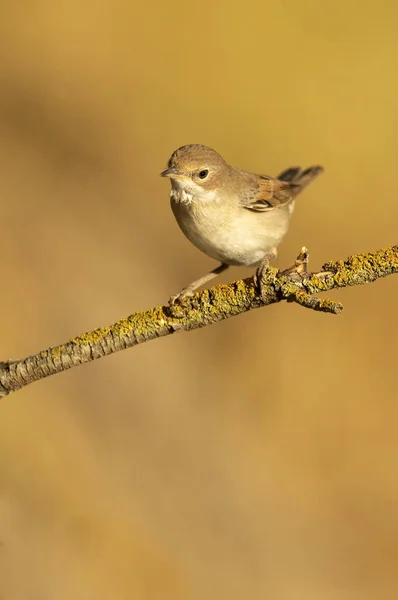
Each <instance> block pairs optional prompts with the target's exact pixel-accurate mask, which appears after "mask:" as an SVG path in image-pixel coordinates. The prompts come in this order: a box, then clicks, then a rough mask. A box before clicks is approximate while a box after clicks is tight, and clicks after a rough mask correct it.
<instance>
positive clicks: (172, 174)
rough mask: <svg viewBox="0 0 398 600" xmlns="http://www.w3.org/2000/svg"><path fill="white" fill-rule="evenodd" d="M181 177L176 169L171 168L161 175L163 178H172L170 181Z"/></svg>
mask: <svg viewBox="0 0 398 600" xmlns="http://www.w3.org/2000/svg"><path fill="white" fill-rule="evenodd" d="M179 175H180V173H179V172H178V171H177V169H176V168H175V167H170V168H169V169H166V170H165V171H162V172H161V174H160V176H161V177H170V179H173V178H178V176H179Z"/></svg>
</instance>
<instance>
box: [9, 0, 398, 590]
mask: <svg viewBox="0 0 398 600" xmlns="http://www.w3.org/2000/svg"><path fill="white" fill-rule="evenodd" d="M397 22H398V5H397V3H396V1H395V0H389V1H387V2H385V3H383V4H381V3H376V2H370V1H369V0H368V1H366V0H365V1H364V0H352V1H351V2H349V3H347V1H346V0H344V1H343V0H337V1H336V0H334V1H333V2H316V1H315V0H301V1H300V2H299V1H298V0H270V1H269V2H259V1H258V2H242V3H235V4H233V3H231V2H227V1H225V2H222V1H216V2H213V1H212V2H210V1H208V2H203V3H199V4H198V3H196V4H195V3H187V2H185V1H183V0H180V1H178V2H160V1H155V2H153V3H151V2H146V3H145V2H140V3H138V2H136V3H134V2H133V3H132V2H127V1H123V0H114V1H113V2H111V1H110V0H108V2H94V1H92V2H84V1H83V2H81V1H77V0H72V1H71V0H68V1H67V0H57V2H54V1H53V0H42V1H36V2H32V1H31V2H15V1H14V0H8V1H3V2H2V8H1V20H0V34H1V35H0V40H1V41H0V44H1V52H0V57H1V58H0V171H1V222H2V235H1V237H0V244H1V273H2V284H1V290H2V293H1V325H0V328H1V329H0V330H1V338H0V346H1V347H0V356H1V358H2V359H6V358H10V357H22V356H24V355H26V354H30V353H32V352H35V351H38V350H39V349H42V348H46V347H48V346H50V345H55V344H57V343H60V342H63V341H65V340H66V339H68V338H69V337H71V336H73V335H75V334H78V333H80V332H82V331H85V330H87V329H90V328H92V327H95V326H99V325H102V324H108V323H111V322H113V321H115V320H117V319H118V318H120V317H122V316H125V315H127V314H130V313H131V312H134V311H136V310H140V309H143V308H149V307H151V306H153V305H155V304H158V303H162V302H165V301H166V300H167V298H168V297H169V295H170V294H172V293H175V292H177V291H178V290H179V289H180V288H181V287H182V286H183V285H184V284H186V283H187V282H189V281H190V280H192V279H194V278H195V277H197V276H199V275H201V274H202V273H203V272H205V271H206V270H207V269H209V268H212V267H213V266H215V263H214V262H213V261H211V260H210V259H208V258H207V257H206V256H204V255H202V254H201V253H200V252H199V251H197V250H196V249H195V248H194V247H192V246H191V245H190V244H189V243H188V242H187V241H186V240H185V239H184V237H183V236H182V234H181V233H180V232H179V230H178V228H177V226H176V224H175V222H174V221H173V217H172V214H171V211H170V209H169V203H168V194H169V189H168V187H169V186H168V183H167V182H165V181H164V180H161V179H160V178H159V177H158V173H159V172H160V171H161V170H162V169H163V168H164V167H165V164H166V161H167V159H168V156H169V155H170V153H171V152H172V151H173V150H174V149H175V148H176V147H178V146H180V145H182V144H185V143H192V142H199V143H205V144H208V145H210V146H214V147H215V148H217V149H218V150H219V151H220V152H221V153H222V154H224V156H225V157H226V158H227V159H228V160H229V161H230V162H231V163H232V164H235V165H238V166H241V167H244V168H247V169H251V170H255V171H260V172H265V173H268V174H276V173H277V172H278V171H279V170H280V169H282V168H284V167H287V166H289V165H291V164H300V163H301V164H303V165H304V166H307V165H308V164H311V163H313V162H321V163H322V164H324V165H325V166H326V173H325V175H324V176H323V177H322V178H321V179H320V180H319V181H317V182H316V184H314V185H313V186H312V187H311V189H310V190H308V192H306V194H305V196H303V197H302V198H301V199H300V205H299V207H297V210H296V212H295V215H294V220H293V224H292V227H291V229H290V232H289V235H288V237H287V239H286V241H285V243H284V245H283V247H282V248H281V252H280V257H279V259H278V261H277V265H280V266H283V267H286V266H288V265H289V264H290V263H291V261H292V259H293V258H294V257H295V255H296V254H297V251H298V250H299V249H300V247H301V246H302V245H303V244H305V245H307V246H308V247H309V249H310V251H311V259H312V267H314V268H316V267H319V266H320V265H321V264H322V263H323V262H325V261H326V260H328V259H338V258H344V257H346V256H347V255H349V254H350V253H354V252H360V251H367V250H371V249H377V248H379V247H383V246H388V245H390V244H393V243H397V241H398V240H397V218H398V208H397V199H398V195H397V190H396V187H397V151H398V116H397V115H398V84H397V61H398V35H397V29H398V25H397ZM247 274H248V272H247V271H244V270H240V271H239V270H237V269H236V270H233V271H232V272H229V273H228V274H227V275H226V276H225V277H224V278H223V280H228V279H231V278H236V277H239V276H243V275H247ZM397 285H398V281H397V280H395V278H392V277H391V278H388V279H386V280H384V281H379V282H377V283H376V284H374V285H372V286H369V287H366V288H355V289H350V290H342V291H340V292H339V293H338V294H335V295H334V297H336V298H339V299H341V300H342V301H343V302H344V304H345V312H344V314H343V316H340V317H333V316H330V315H322V314H316V313H313V312H310V311H306V310H304V309H302V308H300V307H297V306H293V305H278V306H274V307H269V308H267V309H264V310H258V311H254V312H253V313H251V314H247V315H244V316H242V317H239V318H235V319H232V320H230V321H228V322H224V323H221V324H219V325H217V326H214V327H212V328H208V329H204V330H200V331H196V332H193V333H190V334H182V335H179V336H174V337H173V338H166V339H163V340H159V341H157V342H156V343H151V344H147V345H144V346H142V347H140V348H136V349H134V350H130V351H127V352H122V353H120V354H117V355H114V356H112V357H109V358H107V359H106V360H102V361H98V362H96V363H95V364H90V365H87V366H85V367H81V368H79V369H75V370H73V371H71V372H69V373H66V374H63V375H59V376H56V377H53V378H50V379H48V380H45V381H42V382H40V383H37V384H34V385H32V386H30V387H28V388H26V389H25V390H22V391H21V392H19V393H18V394H15V395H12V396H10V397H8V398H6V399H5V400H3V402H2V403H1V406H0V411H1V416H0V598H1V599H2V600H24V599H29V600H31V599H32V600H55V599H56V600H70V599H72V598H73V599H75V600H94V599H95V600H103V599H107V600H108V599H111V598H112V600H119V599H121V600H122V599H130V598H134V599H145V600H146V599H158V598H162V599H173V600H176V599H198V600H202V599H203V600H204V599H217V600H218V599H221V598H228V599H229V600H235V599H243V598H250V599H251V600H255V599H263V598H271V599H276V600H301V599H303V600H304V599H305V600H312V599H314V600H321V599H322V600H335V599H336V600H337V599H338V600H344V599H349V600H352V599H361V600H363V599H368V598H372V599H373V598H374V599H376V598H377V599H379V598H383V600H388V599H390V598H391V599H393V598H397V597H398V467H397V462H398V461H397V455H398V439H397V420H398V406H397V391H396V390H397V360H396V348H397V334H398V325H397V316H396V315H397V312H396V310H397V289H398V288H397Z"/></svg>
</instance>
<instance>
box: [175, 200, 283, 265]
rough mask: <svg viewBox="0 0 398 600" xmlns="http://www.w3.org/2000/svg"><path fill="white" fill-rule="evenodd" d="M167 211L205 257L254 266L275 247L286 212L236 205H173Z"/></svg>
mask: <svg viewBox="0 0 398 600" xmlns="http://www.w3.org/2000/svg"><path fill="white" fill-rule="evenodd" d="M171 207H172V210H173V213H174V216H175V218H176V220H177V223H178V225H179V226H180V228H181V230H182V231H183V233H184V234H185V236H186V237H187V238H188V239H189V240H190V241H191V242H192V244H194V245H195V246H196V247H197V248H199V250H201V251H202V252H204V253H205V254H207V255H208V256H210V257H212V258H214V259H215V260H219V261H220V262H224V263H227V264H230V265H255V264H257V263H259V262H260V261H261V260H262V259H263V258H264V256H265V255H266V254H268V253H269V252H270V251H271V250H273V248H275V247H276V246H278V245H279V244H280V242H281V241H282V239H283V236H284V235H285V233H286V231H287V227H288V221H289V211H288V210H287V209H285V208H282V207H281V208H277V209H275V210H273V211H269V212H267V213H255V212H252V211H249V210H246V209H244V208H242V207H241V206H239V204H238V203H228V202H221V201H220V200H214V201H212V202H203V201H197V200H196V199H195V198H193V199H192V200H191V201H190V202H182V201H180V200H179V201H177V200H176V199H175V198H173V197H171Z"/></svg>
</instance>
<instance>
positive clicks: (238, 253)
mask: <svg viewBox="0 0 398 600" xmlns="http://www.w3.org/2000/svg"><path fill="white" fill-rule="evenodd" d="M322 171H323V168H322V167H321V166H319V165H316V166H313V167H309V168H308V169H305V170H304V171H303V170H302V169H301V168H300V167H292V168H289V169H286V170H285V171H283V172H282V173H281V174H280V175H279V176H278V177H277V178H273V177H268V176H267V175H256V174H255V173H249V172H247V171H243V170H242V169H237V168H235V167H232V166H231V165H229V164H228V163H227V162H226V161H225V160H224V159H223V157H222V156H221V155H220V154H218V152H216V151H215V150H212V149H211V148H209V147H207V146H202V145H201V144H191V145H188V146H182V147H181V148H178V149H177V150H176V151H175V152H173V154H172V155H171V157H170V160H169V162H168V168H167V169H166V170H165V171H163V172H162V173H161V176H162V177H169V178H170V179H171V194H170V200H171V208H172V211H173V213H174V216H175V218H176V219H177V223H178V225H179V226H180V228H181V229H182V231H183V233H184V234H185V235H186V237H187V238H188V239H189V240H190V241H191V242H192V243H193V244H194V245H195V246H196V247H197V248H199V250H202V252H204V253H205V254H207V255H208V256H210V257H211V258H214V259H216V260H219V261H220V262H221V265H220V266H218V267H216V268H215V269H213V271H211V272H210V273H207V274H206V275H204V276H203V277H201V278H200V279H197V280H196V281H194V282H193V283H191V284H190V285H188V286H187V287H185V288H184V289H183V290H182V291H181V292H180V293H179V294H177V296H174V297H173V298H172V301H175V300H177V299H182V298H183V297H184V296H188V295H192V293H193V291H194V290H196V289H197V288H198V287H199V286H201V285H203V284H205V283H207V282H208V281H210V280H211V279H213V278H214V277H216V276H217V275H219V274H220V273H222V272H223V271H225V270H226V269H227V268H228V267H229V266H230V265H237V266H253V267H257V271H256V275H257V285H258V286H259V290H260V292H261V293H262V275H263V273H264V271H265V270H266V269H267V268H268V265H269V261H270V260H272V259H273V258H275V257H276V254H277V246H279V244H280V243H281V241H282V239H283V237H284V235H285V233H286V231H287V228H288V225H289V220H290V216H291V214H292V212H293V208H294V200H295V198H296V196H297V195H298V194H299V193H300V192H301V191H302V190H303V189H304V188H305V187H306V186H307V185H308V184H309V183H311V181H313V179H315V177H317V176H318V175H319V174H320V173H322Z"/></svg>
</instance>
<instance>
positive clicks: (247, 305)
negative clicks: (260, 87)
mask: <svg viewBox="0 0 398 600" xmlns="http://www.w3.org/2000/svg"><path fill="white" fill-rule="evenodd" d="M307 263H308V253H307V250H306V249H305V248H303V249H302V251H301V253H300V254H299V256H298V257H297V260H296V264H295V265H294V267H292V268H291V269H287V270H286V271H282V272H281V271H278V270H277V269H272V268H270V269H269V270H268V271H267V273H266V276H265V283H266V287H263V299H262V298H261V296H260V294H259V293H258V289H257V286H256V285H255V281H254V278H253V277H250V278H248V279H244V280H239V281H235V282H234V283H230V284H229V285H217V286H214V287H213V288H211V289H209V290H204V291H202V292H198V293H197V294H195V295H194V296H193V297H192V298H189V299H188V300H187V301H186V303H184V304H183V305H174V306H170V305H168V306H158V307H156V308H153V309H151V310H147V311H144V312H140V313H135V314H133V315H130V316H129V317H126V318H125V319H121V320H120V321H118V322H117V323H115V324H114V325H110V326H109V327H100V328H98V329H94V330H93V331H89V332H87V333H83V334H82V335H79V336H78V337H75V338H72V339H71V340H69V341H68V342H66V343H65V344H61V345H60V346H55V347H54V348H49V349H48V350H43V351H42V352H39V353H38V354H34V355H32V356H28V357H27V358H23V359H21V360H15V361H13V360H9V361H6V362H0V397H4V396H7V395H8V394H9V393H10V392H14V391H16V390H19V389H20V388H22V387H25V386H26V385H28V384H29V383H32V382H33V381H37V380H38V379H42V378H43V377H48V376H49V375H54V374H55V373H60V372H61V371H65V370H67V369H70V368H71V367H75V366H77V365H81V364H83V363H87V362H90V361H92V360H94V359H96V358H101V357H102V356H106V355H107V354H112V353H113V352H118V351H119V350H124V349H126V348H130V347H131V346H136V345H137V344H142V343H144V342H148V341H149V340H153V339H156V338H158V337H163V336H166V335H170V334H171V333H176V332H178V331H191V330H192V329H197V328H199V327H205V326H207V325H212V324H213V323H217V322H218V321H222V320H223V319H228V318H229V317H234V316H235V315H239V314H241V313H244V312H246V311H249V310H252V309H254V308H259V307H260V306H265V305H267V304H274V303H276V302H280V301H281V300H287V301H289V302H296V303H298V304H301V305H302V306H305V307H307V308H312V309H314V310H320V311H323V312H330V313H334V314H337V313H339V312H341V311H342V306H341V304H339V303H338V302H334V301H333V300H329V299H320V298H314V297H313V294H316V293H319V292H326V291H328V290H333V289H338V288H342V287H346V286H349V285H350V286H351V285H362V284H365V283H371V282H372V281H376V279H379V278H381V277H386V276H387V275H392V274H393V273H397V272H398V245H397V246H391V247H390V248H386V249H384V250H378V251H376V252H368V253H367V254H356V255H354V256H351V257H349V258H348V259H347V260H344V261H343V260H339V261H336V262H328V263H326V264H325V265H323V267H322V269H321V271H319V272H318V273H311V274H310V273H307V270H306V266H307ZM264 289H266V293H265V294H264Z"/></svg>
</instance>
